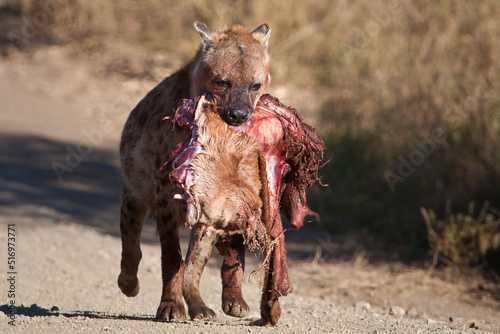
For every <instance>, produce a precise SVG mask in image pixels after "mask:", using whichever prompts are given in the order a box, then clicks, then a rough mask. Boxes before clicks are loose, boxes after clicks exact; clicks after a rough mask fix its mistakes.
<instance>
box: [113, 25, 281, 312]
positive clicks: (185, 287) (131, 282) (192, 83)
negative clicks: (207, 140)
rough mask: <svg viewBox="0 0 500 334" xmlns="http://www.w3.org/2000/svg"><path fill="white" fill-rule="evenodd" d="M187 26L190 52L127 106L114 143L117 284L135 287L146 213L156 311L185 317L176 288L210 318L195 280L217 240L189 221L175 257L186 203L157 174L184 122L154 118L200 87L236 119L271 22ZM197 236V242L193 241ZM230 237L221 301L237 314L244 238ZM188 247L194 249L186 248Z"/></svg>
mask: <svg viewBox="0 0 500 334" xmlns="http://www.w3.org/2000/svg"><path fill="white" fill-rule="evenodd" d="M194 27H195V29H196V31H197V32H198V33H199V35H200V37H201V47H200V49H199V51H198V52H197V54H196V56H195V57H194V59H193V60H192V61H191V62H189V63H188V64H186V65H185V66H184V67H183V68H181V69H180V70H178V71H177V72H175V73H174V74H172V75H171V76H169V77H168V78H166V79H165V80H163V81H162V82H161V83H160V84H159V85H158V86H156V87H155V88H154V89H153V90H151V91H150V92H149V93H148V94H147V95H146V96H145V97H144V98H143V99H142V100H141V101H140V102H139V104H138V105H137V106H136V107H135V108H134V110H132V112H131V113H130V116H129V118H128V120H127V122H126V124H125V127H124V129H123V133H122V138H121V143H120V159H121V168H122V173H123V188H122V204H121V212H120V230H121V236H122V259H121V273H120V275H119V277H118V285H119V287H120V289H121V291H122V292H123V293H124V294H125V295H127V296H129V297H133V296H136V295H137V294H138V293H139V281H138V279H137V269H138V266H139V262H140V259H141V248H140V244H139V240H140V234H141V229H142V224H143V220H144V218H145V217H146V215H147V214H150V215H152V216H153V217H154V218H155V219H156V222H157V229H158V233H159V237H160V243H161V262H162V263H161V265H162V280H163V290H162V295H161V301H160V305H159V307H158V311H157V314H156V317H157V318H158V319H162V320H184V319H185V318H186V311H185V309H184V304H183V299H182V298H183V296H184V299H185V301H186V303H187V305H188V311H189V316H190V317H191V318H192V319H214V318H215V313H214V312H213V311H212V310H211V309H209V308H208V307H207V306H206V305H205V303H204V302H203V300H202V299H201V296H200V293H199V288H198V287H199V281H200V275H201V272H202V270H203V267H204V266H205V264H206V262H207V260H208V258H209V256H210V254H211V251H212V248H213V246H214V245H216V244H217V239H216V235H215V234H203V235H200V234H201V233H202V232H201V231H200V230H196V229H194V230H193V231H192V234H191V240H190V246H189V250H188V254H187V256H186V259H187V260H186V262H185V261H183V259H182V255H181V250H180V246H179V228H180V227H181V226H183V225H184V221H185V214H186V204H185V202H184V201H179V200H176V199H174V191H175V189H174V185H173V184H172V183H171V182H170V181H169V180H168V177H167V178H165V177H162V175H161V173H160V167H161V166H162V164H163V163H164V162H165V161H167V160H168V159H169V157H170V155H171V153H172V152H173V151H174V150H175V149H176V148H177V144H178V143H180V142H184V141H186V139H187V138H188V136H189V134H188V131H187V130H186V129H183V128H179V127H175V128H172V126H168V125H167V123H166V122H165V121H162V119H163V118H164V117H165V116H170V117H173V115H174V110H175V108H176V106H177V105H178V104H179V101H181V100H183V99H189V98H194V97H195V96H198V95H200V94H205V96H206V97H207V98H208V99H213V100H216V102H217V106H218V112H219V115H220V117H221V118H222V120H223V121H224V122H226V123H227V124H230V125H240V124H242V123H244V122H245V121H246V120H247V119H248V118H249V117H250V116H251V114H252V112H253V110H254V108H255V106H256V104H257V102H258V101H259V98H260V97H261V96H262V94H263V93H264V91H265V89H266V87H267V85H268V83H269V80H270V77H269V55H268V52H267V47H268V41H269V35H270V31H271V29H270V28H269V26H268V25H267V24H263V25H261V26H259V27H258V28H257V29H255V30H254V31H252V32H248V31H246V30H245V29H244V28H243V27H241V26H231V27H229V28H227V29H225V30H221V31H218V32H212V31H211V30H210V29H209V28H207V26H206V25H205V24H203V23H199V22H195V24H194ZM169 124H170V123H169ZM199 238H201V244H203V247H194V243H195V242H196V240H198V239H199ZM232 238H233V239H232V240H230V242H229V244H230V246H229V248H226V249H227V251H226V253H225V254H224V255H225V256H224V262H223V265H222V269H221V272H222V285H223V291H222V309H223V310H224V312H225V313H226V314H228V315H232V316H237V317H243V316H245V315H246V314H247V312H248V310H249V308H248V305H247V304H246V303H245V301H244V300H243V297H242V293H241V280H242V276H243V269H244V246H243V241H242V240H241V235H235V236H233V237H232ZM195 248H196V250H195V251H193V249H195ZM191 252H194V253H196V254H192V256H190V253H191Z"/></svg>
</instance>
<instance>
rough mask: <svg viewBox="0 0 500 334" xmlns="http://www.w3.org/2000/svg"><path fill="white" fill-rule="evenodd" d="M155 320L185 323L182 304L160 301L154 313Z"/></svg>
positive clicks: (184, 311) (184, 312)
mask: <svg viewBox="0 0 500 334" xmlns="http://www.w3.org/2000/svg"><path fill="white" fill-rule="evenodd" d="M156 319H158V320H166V321H185V320H186V310H185V309H184V305H183V304H182V303H176V302H174V301H173V300H167V301H162V302H161V303H160V306H159V307H158V311H157V312H156Z"/></svg>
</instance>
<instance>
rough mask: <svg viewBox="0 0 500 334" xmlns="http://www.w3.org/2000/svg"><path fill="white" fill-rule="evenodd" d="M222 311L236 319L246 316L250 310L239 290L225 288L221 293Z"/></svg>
mask: <svg viewBox="0 0 500 334" xmlns="http://www.w3.org/2000/svg"><path fill="white" fill-rule="evenodd" d="M222 310H223V311H224V313H225V314H227V315H230V316H233V317H238V318H243V317H244V316H246V315H247V314H248V312H249V311H250V308H249V307H248V305H247V303H246V302H245V300H244V299H243V296H242V294H241V289H230V288H226V289H224V290H223V291H222Z"/></svg>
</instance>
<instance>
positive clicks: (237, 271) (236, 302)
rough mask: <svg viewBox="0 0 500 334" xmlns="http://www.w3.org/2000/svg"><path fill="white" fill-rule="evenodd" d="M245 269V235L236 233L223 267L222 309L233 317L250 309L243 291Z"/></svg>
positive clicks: (239, 315)
mask: <svg viewBox="0 0 500 334" xmlns="http://www.w3.org/2000/svg"><path fill="white" fill-rule="evenodd" d="M244 270H245V245H244V244H243V236H242V235H241V234H236V235H233V236H232V237H231V240H230V243H229V248H228V250H227V253H226V254H224V262H223V263H222V268H221V276H222V310H223V311H224V313H225V314H227V315H230V316H233V317H239V318H243V317H244V316H246V315H247V313H248V312H249V311H250V308H249V307H248V305H247V303H246V302H245V300H244V299H243V294H242V292H241V283H242V280H243V272H244Z"/></svg>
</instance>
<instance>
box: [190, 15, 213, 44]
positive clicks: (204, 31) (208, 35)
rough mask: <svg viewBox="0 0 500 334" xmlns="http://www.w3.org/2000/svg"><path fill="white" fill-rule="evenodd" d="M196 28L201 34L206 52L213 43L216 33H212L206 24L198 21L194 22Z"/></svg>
mask: <svg viewBox="0 0 500 334" xmlns="http://www.w3.org/2000/svg"><path fill="white" fill-rule="evenodd" d="M194 28H195V29H196V31H197V32H198V34H200V37H201V43H202V45H203V49H204V50H205V49H206V48H207V47H208V46H209V45H210V44H211V43H212V41H213V35H214V33H213V32H212V30H210V29H208V27H207V25H206V24H205V23H201V22H198V21H195V22H194Z"/></svg>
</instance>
